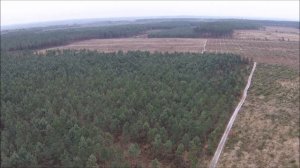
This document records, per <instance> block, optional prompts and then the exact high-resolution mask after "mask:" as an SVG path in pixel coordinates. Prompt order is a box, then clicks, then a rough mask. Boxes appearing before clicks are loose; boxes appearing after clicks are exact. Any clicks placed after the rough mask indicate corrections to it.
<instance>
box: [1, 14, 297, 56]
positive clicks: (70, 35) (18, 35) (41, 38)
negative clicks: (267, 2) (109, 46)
mask: <svg viewBox="0 0 300 168" xmlns="http://www.w3.org/2000/svg"><path fill="white" fill-rule="evenodd" d="M95 25H97V24H95ZM95 25H94V26H81V27H80V26H78V27H70V26H66V28H63V27H60V28H58V29H54V28H53V26H51V27H48V28H47V27H44V28H30V29H21V30H15V31H6V32H1V50H10V51H11V50H25V49H29V50H31V49H41V48H48V47H54V46H60V45H66V44H68V43H71V42H74V41H79V40H86V39H97V38H98V39H99V38H100V39H104V38H122V37H131V36H135V35H139V34H142V33H146V32H147V31H149V30H160V31H156V32H151V33H149V37H150V38H159V37H179V38H186V37H189V38H197V37H230V36H231V35H232V32H233V30H235V29H257V28H259V27H260V26H266V25H276V26H290V27H297V26H298V28H299V23H298V22H283V21H282V22H279V21H278V22H277V21H254V20H195V19H173V20H172V19H167V20H164V19H158V20H155V19H153V20H152V19H150V20H137V21H135V22H132V23H126V24H117V25H103V26H101V25H97V26H95Z"/></svg>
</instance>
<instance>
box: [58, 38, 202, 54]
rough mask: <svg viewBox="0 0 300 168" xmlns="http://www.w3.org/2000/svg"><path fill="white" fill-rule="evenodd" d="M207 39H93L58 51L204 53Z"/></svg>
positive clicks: (62, 47)
mask: <svg viewBox="0 0 300 168" xmlns="http://www.w3.org/2000/svg"><path fill="white" fill-rule="evenodd" d="M204 44H205V39H188V38H160V39H148V38H121V39H93V40H85V41H80V42H75V43H72V44H69V45H66V46H61V47H57V48H58V49H77V50H78V49H90V50H98V51H103V52H114V51H119V50H122V51H129V50H141V51H150V52H155V51H161V52H175V51H177V52H202V50H203V47H204Z"/></svg>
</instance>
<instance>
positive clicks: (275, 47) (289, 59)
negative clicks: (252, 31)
mask: <svg viewBox="0 0 300 168" xmlns="http://www.w3.org/2000/svg"><path fill="white" fill-rule="evenodd" d="M206 50H207V51H208V52H222V53H229V52H230V53H236V54H240V55H242V56H245V57H249V58H253V59H254V60H255V61H257V62H259V63H269V64H279V65H286V66H291V67H293V68H298V66H299V42H283V41H258V40H231V39H209V40H208V42H207V45H206Z"/></svg>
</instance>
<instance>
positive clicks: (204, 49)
mask: <svg viewBox="0 0 300 168" xmlns="http://www.w3.org/2000/svg"><path fill="white" fill-rule="evenodd" d="M206 43H207V39H206V40H205V43H204V45H203V50H202V54H203V53H204V52H205V51H206V48H205V47H206Z"/></svg>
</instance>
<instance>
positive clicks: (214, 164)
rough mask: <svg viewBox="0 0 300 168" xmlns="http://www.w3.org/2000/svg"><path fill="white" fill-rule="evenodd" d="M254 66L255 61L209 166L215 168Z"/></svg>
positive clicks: (245, 92)
mask: <svg viewBox="0 0 300 168" xmlns="http://www.w3.org/2000/svg"><path fill="white" fill-rule="evenodd" d="M255 68H256V62H254V64H253V68H252V70H251V73H250V75H249V78H248V81H247V85H246V87H245V89H244V92H243V96H242V98H241V100H240V102H239V104H238V105H237V107H236V108H235V110H234V112H233V114H232V116H231V118H230V120H229V122H228V124H227V127H226V129H225V132H224V134H223V136H222V138H221V140H220V143H219V145H218V147H217V149H216V151H215V154H214V157H213V158H212V161H211V164H210V166H209V167H210V168H215V167H216V166H217V163H218V160H219V157H220V155H221V152H222V150H223V148H224V145H225V142H226V140H227V137H228V134H229V132H230V130H231V127H232V125H233V122H234V120H235V118H236V116H237V114H238V112H239V110H240V109H241V107H242V105H243V104H244V102H245V100H246V97H247V92H248V89H249V87H250V84H251V80H252V76H253V73H254V71H255Z"/></svg>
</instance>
